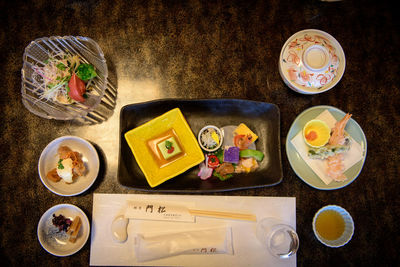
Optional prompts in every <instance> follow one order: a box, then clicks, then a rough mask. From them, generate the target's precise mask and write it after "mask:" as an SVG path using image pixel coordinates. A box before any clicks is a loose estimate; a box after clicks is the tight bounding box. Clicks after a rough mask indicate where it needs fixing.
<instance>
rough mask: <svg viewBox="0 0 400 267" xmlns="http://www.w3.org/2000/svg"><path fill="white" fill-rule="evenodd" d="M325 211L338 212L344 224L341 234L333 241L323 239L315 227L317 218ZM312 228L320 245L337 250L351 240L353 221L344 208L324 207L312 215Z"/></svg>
mask: <svg viewBox="0 0 400 267" xmlns="http://www.w3.org/2000/svg"><path fill="white" fill-rule="evenodd" d="M327 210H333V211H336V212H338V213H339V214H340V215H341V216H342V218H343V220H344V223H345V227H344V232H343V234H342V235H341V236H340V237H339V238H338V239H335V240H329V239H325V238H323V237H322V236H321V235H320V234H319V233H318V231H317V229H316V227H315V224H316V221H317V218H318V216H319V215H320V214H321V213H322V212H324V211H327ZM312 227H313V231H314V235H315V237H316V238H317V239H318V240H319V241H320V242H321V243H322V244H324V245H325V246H328V247H331V248H338V247H342V246H344V245H346V244H347V243H348V242H349V241H350V240H351V238H352V237H353V234H354V221H353V218H352V217H351V215H350V213H349V212H348V211H347V210H345V209H344V208H342V207H340V206H336V205H328V206H325V207H322V208H321V209H319V210H318V211H317V213H316V214H315V215H314V218H313V222H312Z"/></svg>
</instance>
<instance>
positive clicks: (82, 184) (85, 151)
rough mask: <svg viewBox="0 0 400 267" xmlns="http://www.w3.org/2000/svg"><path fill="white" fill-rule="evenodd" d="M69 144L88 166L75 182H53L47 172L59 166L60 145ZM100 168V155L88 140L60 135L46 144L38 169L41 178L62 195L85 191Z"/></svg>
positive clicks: (52, 190)
mask: <svg viewBox="0 0 400 267" xmlns="http://www.w3.org/2000/svg"><path fill="white" fill-rule="evenodd" d="M61 145H62V146H68V147H69V148H71V149H72V150H73V151H77V152H79V153H81V155H82V160H83V162H84V164H85V166H86V173H85V175H84V176H79V177H78V178H76V179H75V180H74V182H73V183H71V184H67V183H65V182H64V181H63V180H61V181H59V182H53V181H50V180H49V179H47V177H46V174H47V173H48V172H49V171H50V170H51V169H53V168H55V167H56V166H57V162H58V160H59V156H58V152H57V150H58V148H59V146H61ZM99 168H100V161H99V155H98V154H97V151H96V149H95V148H94V147H93V145H92V144H90V143H89V142H88V141H86V140H84V139H82V138H80V137H76V136H63V137H59V138H57V139H55V140H53V141H52V142H50V144H48V145H47V146H46V148H45V149H44V150H43V152H42V154H41V155H40V159H39V165H38V171H39V176H40V180H42V183H43V184H44V185H45V186H46V187H47V189H49V190H50V191H51V192H53V193H55V194H57V195H60V196H76V195H78V194H81V193H83V192H85V191H86V190H87V189H88V188H89V187H90V186H92V184H93V183H94V181H95V180H96V178H97V175H98V173H99Z"/></svg>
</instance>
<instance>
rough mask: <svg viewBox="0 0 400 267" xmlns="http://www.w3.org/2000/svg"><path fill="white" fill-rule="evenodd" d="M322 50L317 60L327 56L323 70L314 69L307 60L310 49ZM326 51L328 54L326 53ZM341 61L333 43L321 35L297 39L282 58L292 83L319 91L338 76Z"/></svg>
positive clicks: (307, 35) (309, 35) (286, 49)
mask: <svg viewBox="0 0 400 267" xmlns="http://www.w3.org/2000/svg"><path fill="white" fill-rule="evenodd" d="M313 48H315V49H320V50H321V51H323V52H321V53H320V55H317V60H320V59H319V58H321V57H323V56H325V54H324V53H326V57H327V58H326V59H323V60H324V62H323V63H324V64H323V66H321V68H312V67H310V66H309V64H307V62H305V61H307V59H305V56H306V53H307V52H308V51H310V49H313ZM324 51H326V52H324ZM339 64H340V60H339V57H338V55H337V52H336V49H335V47H334V46H333V45H332V43H331V42H330V41H329V40H328V39H327V38H325V37H324V36H322V35H320V34H309V33H305V34H304V35H302V36H300V37H297V38H295V39H294V40H292V41H291V42H289V45H288V46H287V47H286V48H285V49H284V51H283V56H282V67H283V70H284V71H286V72H287V73H288V76H289V80H290V82H293V83H295V84H297V85H300V86H304V87H315V88H318V89H321V88H323V87H324V86H326V85H328V84H329V83H330V82H331V81H332V80H333V79H334V78H335V77H336V75H337V71H338V68H339Z"/></svg>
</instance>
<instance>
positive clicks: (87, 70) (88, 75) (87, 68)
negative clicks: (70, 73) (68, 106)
mask: <svg viewBox="0 0 400 267" xmlns="http://www.w3.org/2000/svg"><path fill="white" fill-rule="evenodd" d="M76 75H78V77H79V78H80V79H81V80H83V81H89V80H90V79H93V78H94V77H96V76H97V73H96V71H95V70H94V67H93V65H90V64H86V63H83V64H80V65H79V66H78V68H77V69H76Z"/></svg>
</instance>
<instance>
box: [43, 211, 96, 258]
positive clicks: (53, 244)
mask: <svg viewBox="0 0 400 267" xmlns="http://www.w3.org/2000/svg"><path fill="white" fill-rule="evenodd" d="M89 233H90V224H89V219H88V218H87V216H86V214H85V213H84V212H83V211H82V210H81V209H80V208H78V207H77V206H74V205H71V204H59V205H56V206H53V207H51V208H50V209H48V210H47V211H46V212H45V213H44V214H43V215H42V217H41V218H40V220H39V224H38V228H37V236H38V239H39V242H40V245H41V246H42V247H43V248H44V249H45V250H46V251H47V252H49V253H50V254H53V255H55V256H60V257H65V256H70V255H72V254H74V253H76V252H78V251H79V250H80V249H81V248H82V247H83V246H84V245H85V243H86V241H87V240H88V238H89Z"/></svg>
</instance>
